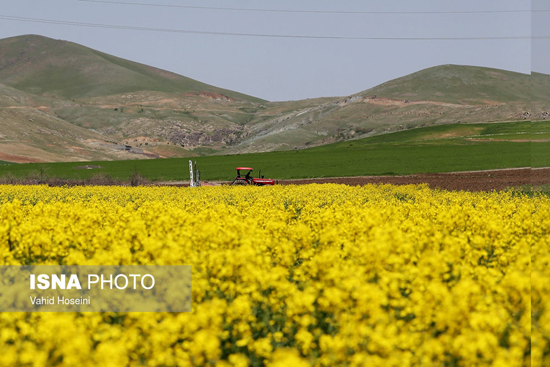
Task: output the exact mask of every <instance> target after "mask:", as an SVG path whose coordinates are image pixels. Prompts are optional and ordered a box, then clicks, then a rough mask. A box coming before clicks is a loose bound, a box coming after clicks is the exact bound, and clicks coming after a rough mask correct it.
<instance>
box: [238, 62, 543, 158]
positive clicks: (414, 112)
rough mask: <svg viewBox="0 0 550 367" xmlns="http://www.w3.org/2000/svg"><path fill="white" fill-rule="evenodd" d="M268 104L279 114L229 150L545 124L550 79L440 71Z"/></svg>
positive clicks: (479, 70) (471, 69)
mask: <svg viewBox="0 0 550 367" xmlns="http://www.w3.org/2000/svg"><path fill="white" fill-rule="evenodd" d="M289 105H292V106H294V110H291V109H288V108H287V106H289ZM271 106H273V107H275V108H271V109H268V110H266V113H272V112H273V111H280V114H279V115H277V116H275V117H273V118H269V119H264V120H261V121H258V123H257V124H251V125H250V129H251V133H250V134H249V137H247V138H246V139H243V140H242V141H241V142H240V143H239V144H238V145H237V146H236V147H234V148H233V149H232V152H243V151H244V152H255V151H258V150H278V149H296V148H298V149H300V148H305V147H310V146H315V145H322V144H327V143H332V142H336V141H342V140H344V141H345V140H350V139H356V138H361V137H368V136H373V135H378V134H382V133H385V132H391V131H399V130H406V129H412V128H415V127H420V126H431V125H436V124H452V123H481V122H497V121H513V120H525V119H535V120H540V119H547V118H550V114H549V112H548V111H550V75H546V74H540V73H533V74H532V75H527V74H521V73H515V72H511V71H505V70H499V69H491V68H484V67H475V66H460V65H442V66H437V67H432V68H428V69H425V70H421V71H418V72H416V73H413V74H410V75H407V76H404V77H401V78H397V79H394V80H390V81H388V82H386V83H383V84H380V85H378V86H376V87H373V88H370V89H367V90H365V91H363V92H360V93H357V94H354V95H351V96H348V97H344V98H335V99H332V101H330V100H327V99H325V100H323V101H322V102H320V103H319V104H318V105H316V106H314V105H312V104H311V101H296V102H287V103H284V104H280V103H279V104H271Z"/></svg>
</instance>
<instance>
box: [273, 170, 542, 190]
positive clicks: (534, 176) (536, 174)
mask: <svg viewBox="0 0 550 367" xmlns="http://www.w3.org/2000/svg"><path fill="white" fill-rule="evenodd" d="M309 183H338V184H346V185H351V186H356V185H366V184H373V183H374V184H393V185H408V184H421V183H427V184H428V185H429V186H430V187H431V188H440V189H444V190H464V191H499V190H504V189H508V188H513V187H520V186H523V185H532V186H540V185H548V184H550V168H535V169H529V168H520V169H503V170H490V171H471V172H456V173H427V174H417V175H410V176H362V177H337V178H313V179H304V180H279V184H281V185H303V184H309Z"/></svg>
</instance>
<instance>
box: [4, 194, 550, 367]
mask: <svg viewBox="0 0 550 367" xmlns="http://www.w3.org/2000/svg"><path fill="white" fill-rule="evenodd" d="M549 232H550V199H549V198H548V197H547V196H543V195H534V196H533V197H527V196H524V195H519V194H514V193H511V192H500V193H466V192H460V193H451V192H446V191H438V190H430V189H429V188H428V187H427V186H403V187H395V186H390V185H383V186H365V187H347V186H340V185H306V186H286V187H281V186H279V187H258V188H255V187H204V188H196V189H189V188H154V187H139V188H131V187H73V188H49V187H45V186H0V265H22V264H66V265H75V264H78V265H93V264H101V265H117V264H122V265H132V264H136V265H137V264H155V265H163V264H165V265H183V264H190V265H192V266H193V312H191V313H0V365H1V366H126V365H129V366H142V365H146V366H187V365H198V366H202V365H206V366H261V365H268V366H308V365H314V366H346V365H349V366H409V365H411V366H413V365H414V366H433V365H436V366H443V365H445V366H474V365H476V366H524V365H533V366H542V365H550V344H549V340H550V339H549V337H550V316H549V312H548V310H545V308H546V307H547V305H548V304H549V300H550V296H549V295H550V286H549V285H550V267H549V265H550V256H549V249H550V240H549V236H548V234H549Z"/></svg>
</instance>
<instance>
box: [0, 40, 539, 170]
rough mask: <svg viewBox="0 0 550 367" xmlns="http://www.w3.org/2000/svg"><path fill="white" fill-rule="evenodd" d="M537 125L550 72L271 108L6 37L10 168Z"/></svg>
mask: <svg viewBox="0 0 550 367" xmlns="http://www.w3.org/2000/svg"><path fill="white" fill-rule="evenodd" d="M375 96H376V97H375ZM530 119H535V120H537V119H538V120H546V119H548V120H550V75H545V74H539V73H533V74H532V75H531V76H529V75H524V74H519V73H514V72H509V71H504V70H498V69H489V68H482V67H473V66H458V65H443V66H438V67H433V68H429V69H425V70H421V71H419V72H416V73H413V74H410V75H407V76H404V77H401V78H397V79H394V80H391V81H388V82H386V83H383V84H381V85H379V86H376V87H374V88H370V89H368V90H365V91H363V92H359V93H356V94H354V95H351V96H346V97H327V98H318V99H307V100H300V101H288V102H266V101H263V100H260V99H257V98H254V97H250V96H247V95H244V94H240V93H237V92H233V91H229V90H224V89H220V88H217V87H214V86H211V85H207V84H204V83H201V82H198V81H196V80H193V79H189V78H186V77H184V76H181V75H177V74H174V73H171V72H168V71H164V70H160V69H157V68H153V67H150V66H147V65H143V64H138V63H135V62H132V61H128V60H124V59H120V58H118V57H115V56H112V55H107V54H105V53H101V52H99V51H95V50H93V49H90V48H87V47H84V46H81V45H78V44H75V43H71V42H66V41H57V40H53V39H50V38H46V37H41V36H32V35H30V36H20V37H13V38H8V39H3V40H0V161H1V160H3V161H12V162H27V161H64V160H65V161H70V160H74V161H81V160H92V159H104V160H110V159H143V158H155V157H160V158H162V157H187V156H197V155H210V154H233V153H236V154H239V153H244V152H259V151H273V150H289V149H303V148H307V147H312V146H318V145H324V144H329V143H333V142H338V141H346V140H353V139H358V138H365V137H370V136H374V135H380V134H384V133H387V132H393V131H400V130H409V129H414V128H417V127H425V126H433V125H443V124H455V123H481V122H502V121H517V120H530Z"/></svg>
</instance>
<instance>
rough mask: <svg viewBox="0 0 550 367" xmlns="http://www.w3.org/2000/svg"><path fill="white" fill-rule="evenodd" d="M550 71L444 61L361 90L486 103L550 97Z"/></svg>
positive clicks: (380, 94)
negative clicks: (497, 67)
mask: <svg viewBox="0 0 550 367" xmlns="http://www.w3.org/2000/svg"><path fill="white" fill-rule="evenodd" d="M549 91H550V75H546V74H539V73H534V74H533V75H532V76H531V75H529V74H521V73H515V72H511V71H505V70H499V69H491V68H483V67H474V66H461V65H441V66H436V67H432V68H428V69H424V70H421V71H418V72H416V73H413V74H409V75H407V76H404V77H402V78H397V79H394V80H391V81H388V82H386V83H383V84H380V85H378V86H376V87H374V88H371V89H367V90H366V91H363V92H361V95H365V96H369V95H376V96H378V97H386V98H393V99H401V100H405V99H407V100H415V101H418V100H427V101H439V102H449V103H465V104H486V103H484V102H483V101H493V102H518V101H548V100H549V98H550V96H549Z"/></svg>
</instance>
